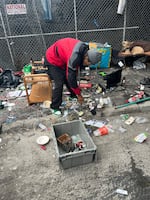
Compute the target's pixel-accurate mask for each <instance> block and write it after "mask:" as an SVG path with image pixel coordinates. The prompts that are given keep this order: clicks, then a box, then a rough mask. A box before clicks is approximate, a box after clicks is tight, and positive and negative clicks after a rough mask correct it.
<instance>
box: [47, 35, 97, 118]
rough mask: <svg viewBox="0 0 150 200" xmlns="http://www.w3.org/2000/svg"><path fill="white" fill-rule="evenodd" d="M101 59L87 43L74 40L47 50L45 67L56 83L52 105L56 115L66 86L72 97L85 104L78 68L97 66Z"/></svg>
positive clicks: (67, 40) (67, 39)
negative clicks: (78, 78) (78, 81)
mask: <svg viewBox="0 0 150 200" xmlns="http://www.w3.org/2000/svg"><path fill="white" fill-rule="evenodd" d="M100 59H101V54H100V53H99V52H98V51H96V50H95V49H90V50H89V46H88V45H87V44H86V43H84V42H81V41H80V40H77V39H74V38H63V39H60V40H58V41H56V42H55V43H54V44H52V45H51V46H50V47H49V48H48V49H47V51H46V55H45V62H44V66H46V67H48V74H49V77H50V78H51V79H52V80H53V81H54V88H53V91H52V104H51V108H52V109H53V111H54V113H56V111H57V113H60V111H59V110H60V105H61V103H62V94H63V85H64V84H65V85H66V86H67V88H68V90H69V91H70V93H71V96H74V97H76V98H77V99H78V102H79V103H81V104H82V103H83V100H84V99H83V97H82V95H81V90H80V88H79V86H78V84H77V71H78V68H79V67H82V66H89V65H91V64H96V63H98V62H99V61H100ZM57 113H56V114H57Z"/></svg>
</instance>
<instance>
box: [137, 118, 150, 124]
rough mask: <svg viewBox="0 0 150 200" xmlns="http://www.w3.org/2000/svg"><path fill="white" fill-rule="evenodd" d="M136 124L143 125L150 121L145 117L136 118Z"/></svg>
mask: <svg viewBox="0 0 150 200" xmlns="http://www.w3.org/2000/svg"><path fill="white" fill-rule="evenodd" d="M135 122H136V123H138V124H143V123H146V122H148V119H147V118H145V117H136V119H135Z"/></svg>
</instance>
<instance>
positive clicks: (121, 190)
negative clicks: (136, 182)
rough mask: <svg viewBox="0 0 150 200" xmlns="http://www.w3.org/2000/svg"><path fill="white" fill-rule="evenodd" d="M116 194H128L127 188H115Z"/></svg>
mask: <svg viewBox="0 0 150 200" xmlns="http://www.w3.org/2000/svg"><path fill="white" fill-rule="evenodd" d="M116 193H117V194H123V195H128V191H127V190H123V189H117V190H116Z"/></svg>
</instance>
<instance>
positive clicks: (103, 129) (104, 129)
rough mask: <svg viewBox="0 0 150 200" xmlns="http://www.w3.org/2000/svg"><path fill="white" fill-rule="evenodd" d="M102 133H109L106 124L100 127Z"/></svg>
mask: <svg viewBox="0 0 150 200" xmlns="http://www.w3.org/2000/svg"><path fill="white" fill-rule="evenodd" d="M99 131H100V135H107V134H108V128H107V127H106V126H102V127H101V128H99Z"/></svg>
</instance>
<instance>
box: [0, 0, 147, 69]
mask: <svg viewBox="0 0 150 200" xmlns="http://www.w3.org/2000/svg"><path fill="white" fill-rule="evenodd" d="M118 2H119V0H107V1H106V0H92V1H91V0H86V1H83V0H1V1H0V54H1V57H0V66H1V67H3V68H4V69H6V68H11V69H13V70H21V69H22V68H23V66H24V65H25V64H27V63H29V61H30V59H31V58H32V59H33V60H40V59H41V58H42V56H43V55H44V54H45V51H46V49H47V48H48V47H49V46H50V45H51V44H52V43H53V42H55V41H56V40H58V39H60V38H63V37H74V38H78V39H80V40H82V41H85V42H89V41H93V42H100V43H105V42H108V43H109V44H111V45H112V47H113V48H114V49H120V48H121V42H122V40H125V39H126V40H131V41H132V40H138V39H143V40H149V39H150V33H149V30H150V14H149V7H150V1H149V0H143V1H140V0H132V1H127V4H126V8H125V10H124V13H123V14H121V15H120V14H117V8H118ZM12 4H15V6H16V5H17V6H18V7H17V8H16V7H15V6H14V5H12ZM20 4H21V5H20ZM19 6H23V9H22V7H19ZM22 10H23V12H24V13H21V12H22Z"/></svg>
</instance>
